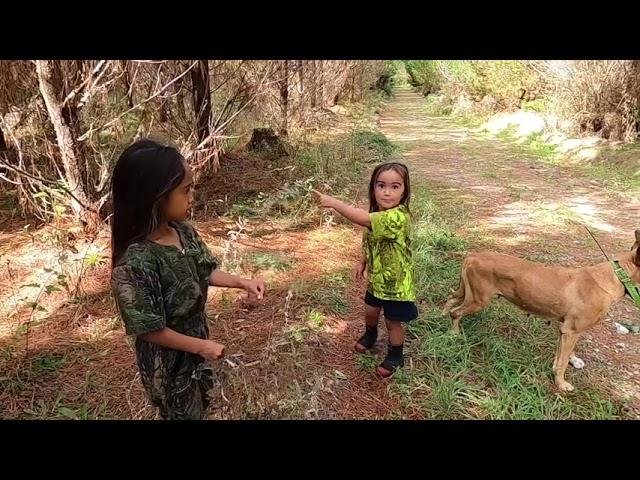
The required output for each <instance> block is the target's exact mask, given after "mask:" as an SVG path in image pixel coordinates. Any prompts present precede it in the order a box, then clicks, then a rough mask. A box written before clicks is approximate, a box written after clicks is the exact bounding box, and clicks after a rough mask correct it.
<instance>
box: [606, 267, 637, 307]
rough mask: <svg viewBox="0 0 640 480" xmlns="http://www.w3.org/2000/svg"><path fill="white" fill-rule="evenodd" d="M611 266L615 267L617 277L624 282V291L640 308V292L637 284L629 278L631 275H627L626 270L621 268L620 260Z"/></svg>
mask: <svg viewBox="0 0 640 480" xmlns="http://www.w3.org/2000/svg"><path fill="white" fill-rule="evenodd" d="M611 266H612V267H613V271H614V272H615V273H616V277H618V280H620V281H621V282H622V284H623V285H624V289H625V290H626V292H627V293H628V294H629V296H630V297H631V298H632V299H633V302H634V303H635V304H636V305H637V306H639V307H640V291H638V287H637V286H636V284H635V283H633V280H631V279H630V278H629V275H627V272H625V271H624V268H622V267H621V266H620V263H619V262H618V260H613V261H612V262H611Z"/></svg>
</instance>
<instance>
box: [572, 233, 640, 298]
mask: <svg viewBox="0 0 640 480" xmlns="http://www.w3.org/2000/svg"><path fill="white" fill-rule="evenodd" d="M582 226H583V227H584V228H585V229H586V230H587V232H589V235H591V238H593V241H594V242H596V245H598V248H599V249H600V251H601V252H602V254H603V255H604V258H606V259H607V261H608V262H609V263H610V264H611V266H612V267H613V271H614V273H615V274H616V277H617V278H618V280H620V282H621V283H622V284H623V285H624V289H625V291H626V292H627V294H628V295H629V296H630V297H631V298H632V299H633V303H635V304H636V305H637V306H638V307H640V289H638V286H637V285H636V284H635V283H634V282H633V280H631V278H629V275H628V274H627V272H626V271H625V270H624V268H622V267H621V266H620V262H619V261H618V260H609V257H607V254H606V253H605V252H604V250H603V249H602V247H601V246H600V244H599V243H598V240H596V237H594V236H593V233H591V230H589V228H588V227H587V226H586V225H585V224H584V223H583V224H582Z"/></svg>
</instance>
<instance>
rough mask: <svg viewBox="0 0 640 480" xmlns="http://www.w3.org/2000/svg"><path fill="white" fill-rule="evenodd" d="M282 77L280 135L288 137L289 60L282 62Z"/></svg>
mask: <svg viewBox="0 0 640 480" xmlns="http://www.w3.org/2000/svg"><path fill="white" fill-rule="evenodd" d="M281 72H282V76H281V78H280V105H281V107H282V123H281V126H280V135H282V136H283V137H286V136H287V129H288V127H289V125H288V115H289V60H284V61H283V62H282V69H281Z"/></svg>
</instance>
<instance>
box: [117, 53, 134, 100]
mask: <svg viewBox="0 0 640 480" xmlns="http://www.w3.org/2000/svg"><path fill="white" fill-rule="evenodd" d="M120 68H121V69H122V73H123V75H122V79H123V81H124V88H125V89H126V90H127V107H128V108H133V105H134V104H133V87H132V85H131V77H130V75H129V62H127V61H126V60H120Z"/></svg>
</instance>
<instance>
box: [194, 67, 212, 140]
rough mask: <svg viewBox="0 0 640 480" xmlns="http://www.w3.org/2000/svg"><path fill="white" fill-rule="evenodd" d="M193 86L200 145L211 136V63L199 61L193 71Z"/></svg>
mask: <svg viewBox="0 0 640 480" xmlns="http://www.w3.org/2000/svg"><path fill="white" fill-rule="evenodd" d="M191 86H192V88H193V90H192V95H193V111H194V112H195V114H196V115H195V117H196V118H195V123H196V131H197V139H198V143H201V142H203V141H204V140H205V139H207V138H208V137H209V135H210V134H211V131H210V128H209V125H210V124H211V93H210V88H211V87H210V79H209V61H208V60H198V62H197V64H196V66H195V67H194V68H193V69H191Z"/></svg>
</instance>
